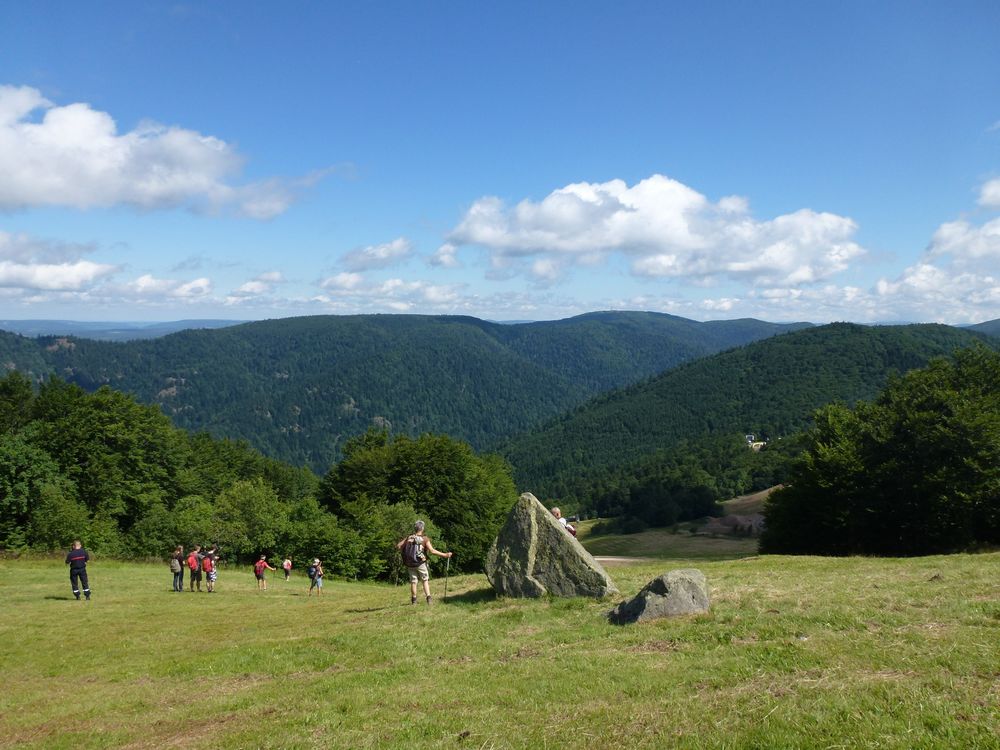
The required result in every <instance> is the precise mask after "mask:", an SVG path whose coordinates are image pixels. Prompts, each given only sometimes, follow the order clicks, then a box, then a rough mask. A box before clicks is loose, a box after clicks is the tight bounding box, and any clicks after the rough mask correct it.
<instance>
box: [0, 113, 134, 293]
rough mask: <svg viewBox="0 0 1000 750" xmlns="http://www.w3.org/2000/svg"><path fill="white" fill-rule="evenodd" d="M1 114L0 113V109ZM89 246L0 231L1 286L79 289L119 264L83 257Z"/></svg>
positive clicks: (113, 269) (112, 271)
mask: <svg viewBox="0 0 1000 750" xmlns="http://www.w3.org/2000/svg"><path fill="white" fill-rule="evenodd" d="M0 117H2V113H0ZM90 251H91V248H89V247H86V246H82V245H70V244H65V243H54V242H46V241H43V240H37V239H33V238H31V237H28V236H27V235H23V234H17V235H13V234H8V233H6V232H0V287H6V288H16V289H25V290H36V291H60V290H70V291H72V290H80V289H84V288H86V287H88V286H91V285H93V284H94V283H95V282H97V281H99V280H100V279H102V278H105V277H107V276H109V275H111V274H113V273H115V272H116V271H117V270H118V268H117V267H116V266H111V265H107V264H103V263H94V262H92V261H89V260H84V259H83V255H84V254H85V253H87V252H90Z"/></svg>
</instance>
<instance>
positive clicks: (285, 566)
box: [281, 557, 292, 583]
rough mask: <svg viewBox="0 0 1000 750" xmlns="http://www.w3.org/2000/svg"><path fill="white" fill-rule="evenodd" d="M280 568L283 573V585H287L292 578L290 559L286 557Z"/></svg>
mask: <svg viewBox="0 0 1000 750" xmlns="http://www.w3.org/2000/svg"><path fill="white" fill-rule="evenodd" d="M281 567H282V569H283V570H284V571H285V583H288V579H289V578H291V576H292V558H290V557H286V558H285V561H284V562H283V563H281Z"/></svg>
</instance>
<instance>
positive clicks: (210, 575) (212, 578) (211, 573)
mask: <svg viewBox="0 0 1000 750" xmlns="http://www.w3.org/2000/svg"><path fill="white" fill-rule="evenodd" d="M205 576H206V577H207V578H208V580H209V581H210V582H211V583H215V579H216V578H218V577H219V574H218V573H216V572H215V571H214V570H210V571H208V572H207V573H206V574H205Z"/></svg>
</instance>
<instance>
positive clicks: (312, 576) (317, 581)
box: [306, 558, 323, 596]
mask: <svg viewBox="0 0 1000 750" xmlns="http://www.w3.org/2000/svg"><path fill="white" fill-rule="evenodd" d="M306 575H307V576H309V591H308V592H307V593H306V596H312V592H313V589H316V596H319V595H320V594H322V593H323V563H321V562H320V561H319V558H315V559H314V560H313V561H312V565H310V566H309V567H308V568H307V569H306Z"/></svg>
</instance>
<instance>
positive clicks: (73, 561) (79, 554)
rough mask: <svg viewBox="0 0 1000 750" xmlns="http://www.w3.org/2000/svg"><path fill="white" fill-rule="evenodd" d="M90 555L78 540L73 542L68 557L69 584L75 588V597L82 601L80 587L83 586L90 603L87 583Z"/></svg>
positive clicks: (84, 593)
mask: <svg viewBox="0 0 1000 750" xmlns="http://www.w3.org/2000/svg"><path fill="white" fill-rule="evenodd" d="M89 559H90V555H88V554H87V550H85V549H84V548H83V545H82V544H80V540H79V539H77V540H75V541H74V542H73V549H71V550H70V551H69V554H67V555H66V564H67V565H69V583H70V586H72V587H73V596H75V597H76V598H77V600H79V599H80V586H83V595H84V596H85V597H87V601H88V602H89V601H90V583H89V582H88V581H87V561H88V560H89Z"/></svg>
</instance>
